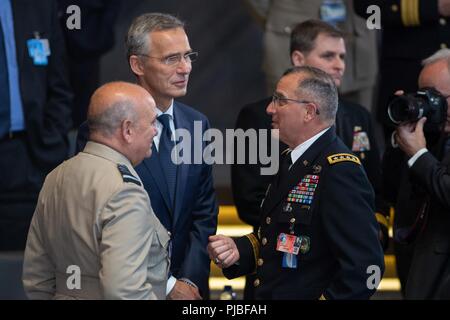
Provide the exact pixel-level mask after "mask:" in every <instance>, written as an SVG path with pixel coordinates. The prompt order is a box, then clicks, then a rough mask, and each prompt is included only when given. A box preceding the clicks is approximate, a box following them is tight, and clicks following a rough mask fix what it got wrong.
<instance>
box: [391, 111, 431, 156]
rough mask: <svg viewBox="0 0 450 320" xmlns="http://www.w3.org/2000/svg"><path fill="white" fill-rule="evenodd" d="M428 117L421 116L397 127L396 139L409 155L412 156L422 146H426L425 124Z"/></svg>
mask: <svg viewBox="0 0 450 320" xmlns="http://www.w3.org/2000/svg"><path fill="white" fill-rule="evenodd" d="M425 121H427V118H425V117H424V118H421V119H420V120H419V121H417V122H413V123H411V122H408V123H403V124H401V125H399V126H398V127H397V131H396V140H397V143H398V146H399V147H400V149H402V150H403V152H405V153H406V155H407V156H408V157H412V156H413V155H415V154H416V152H417V151H419V150H420V149H422V148H426V145H427V141H426V140H425V135H424V133H423V125H424V123H425Z"/></svg>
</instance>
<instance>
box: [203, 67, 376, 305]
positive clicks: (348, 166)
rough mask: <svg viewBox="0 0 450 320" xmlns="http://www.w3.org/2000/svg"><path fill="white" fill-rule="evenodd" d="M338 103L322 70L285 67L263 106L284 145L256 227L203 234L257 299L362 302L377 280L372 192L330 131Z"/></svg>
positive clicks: (218, 259)
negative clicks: (238, 233) (236, 234)
mask: <svg viewBox="0 0 450 320" xmlns="http://www.w3.org/2000/svg"><path fill="white" fill-rule="evenodd" d="M337 107H338V95H337V89H336V86H335V84H334V81H333V79H332V78H331V76H329V75H328V74H327V73H325V72H324V71H322V70H319V69H316V68H313V67H305V66H303V67H293V68H291V69H289V70H288V71H286V72H285V74H284V75H283V77H282V78H281V79H280V81H279V82H278V85H277V88H276V92H275V94H274V99H273V100H272V102H271V103H269V105H268V107H267V113H268V114H270V115H271V117H272V127H273V128H274V129H279V137H280V140H281V141H283V142H284V143H286V144H287V145H288V146H289V148H290V150H292V151H289V152H285V153H284V154H283V155H282V156H281V164H280V168H279V171H278V173H277V175H276V176H275V177H274V178H273V180H272V182H271V184H270V185H269V187H268V189H267V191H266V196H265V198H264V200H263V202H262V203H261V215H260V218H259V228H258V231H257V232H254V233H251V234H248V235H246V236H243V237H240V238H237V239H234V240H233V239H232V238H229V237H225V236H223V235H216V236H211V237H210V243H209V244H208V252H209V255H210V258H211V259H212V260H213V261H214V262H215V263H216V264H217V265H218V266H219V267H221V268H223V273H224V275H225V276H226V277H227V278H229V279H231V278H236V277H239V276H242V275H247V274H251V273H256V279H255V280H254V282H253V285H254V287H255V298H256V299H265V300H271V299H299V300H303V299H368V298H370V296H371V295H372V294H373V293H374V292H375V289H376V287H377V286H378V284H379V281H380V280H381V276H382V274H383V270H384V259H383V250H382V248H381V245H380V242H379V240H378V225H377V222H376V220H375V215H374V214H373V211H374V206H373V205H374V193H373V189H372V187H371V186H370V182H369V180H368V179H367V176H366V174H365V173H364V170H363V169H362V166H361V162H360V160H359V158H358V157H356V156H355V155H353V154H351V153H350V150H349V149H348V148H347V147H346V146H345V145H344V143H343V142H342V141H341V139H339V138H338V137H337V136H336V131H335V127H334V124H335V119H336V111H337ZM371 276H373V277H371Z"/></svg>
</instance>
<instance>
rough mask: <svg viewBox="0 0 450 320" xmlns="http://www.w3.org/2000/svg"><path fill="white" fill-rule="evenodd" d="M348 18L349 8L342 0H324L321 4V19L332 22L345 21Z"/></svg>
mask: <svg viewBox="0 0 450 320" xmlns="http://www.w3.org/2000/svg"><path fill="white" fill-rule="evenodd" d="M346 18H347V9H346V8H345V4H344V2H343V1H342V0H324V1H323V2H322V5H321V6H320V19H321V20H322V21H324V22H327V23H330V24H333V25H335V24H337V23H339V22H344V21H345V19H346Z"/></svg>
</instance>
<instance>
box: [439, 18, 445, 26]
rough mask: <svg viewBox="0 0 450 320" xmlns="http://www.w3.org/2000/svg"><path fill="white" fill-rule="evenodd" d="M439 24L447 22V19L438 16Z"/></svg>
mask: <svg viewBox="0 0 450 320" xmlns="http://www.w3.org/2000/svg"><path fill="white" fill-rule="evenodd" d="M439 24H440V25H441V26H445V25H446V24H447V20H445V19H444V18H440V19H439Z"/></svg>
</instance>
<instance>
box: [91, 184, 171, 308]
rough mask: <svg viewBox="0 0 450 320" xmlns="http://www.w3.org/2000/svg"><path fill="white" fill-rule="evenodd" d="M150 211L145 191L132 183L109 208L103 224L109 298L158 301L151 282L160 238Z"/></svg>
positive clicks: (103, 278) (103, 281)
mask: <svg viewBox="0 0 450 320" xmlns="http://www.w3.org/2000/svg"><path fill="white" fill-rule="evenodd" d="M150 210H151V209H150V203H149V200H148V196H147V195H146V193H145V191H144V190H143V189H142V188H140V187H138V186H136V185H134V184H131V183H128V184H124V186H123V187H122V188H121V189H120V190H119V191H118V192H116V193H115V194H114V195H113V196H112V197H111V198H110V199H109V201H108V202H107V204H106V205H105V207H104V209H103V212H102V213H101V216H100V221H99V225H100V228H101V230H102V238H101V241H100V244H99V253H100V271H99V278H100V286H101V290H102V292H103V296H104V298H105V299H140V300H148V299H156V296H155V293H154V292H153V288H152V284H151V283H149V282H148V280H147V267H148V259H149V252H150V247H151V244H152V240H153V238H154V237H156V231H155V228H154V226H153V225H151V223H150V221H151V220H150V216H149V215H150V212H151V211H150ZM161 249H162V248H161ZM162 250H164V249H162Z"/></svg>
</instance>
